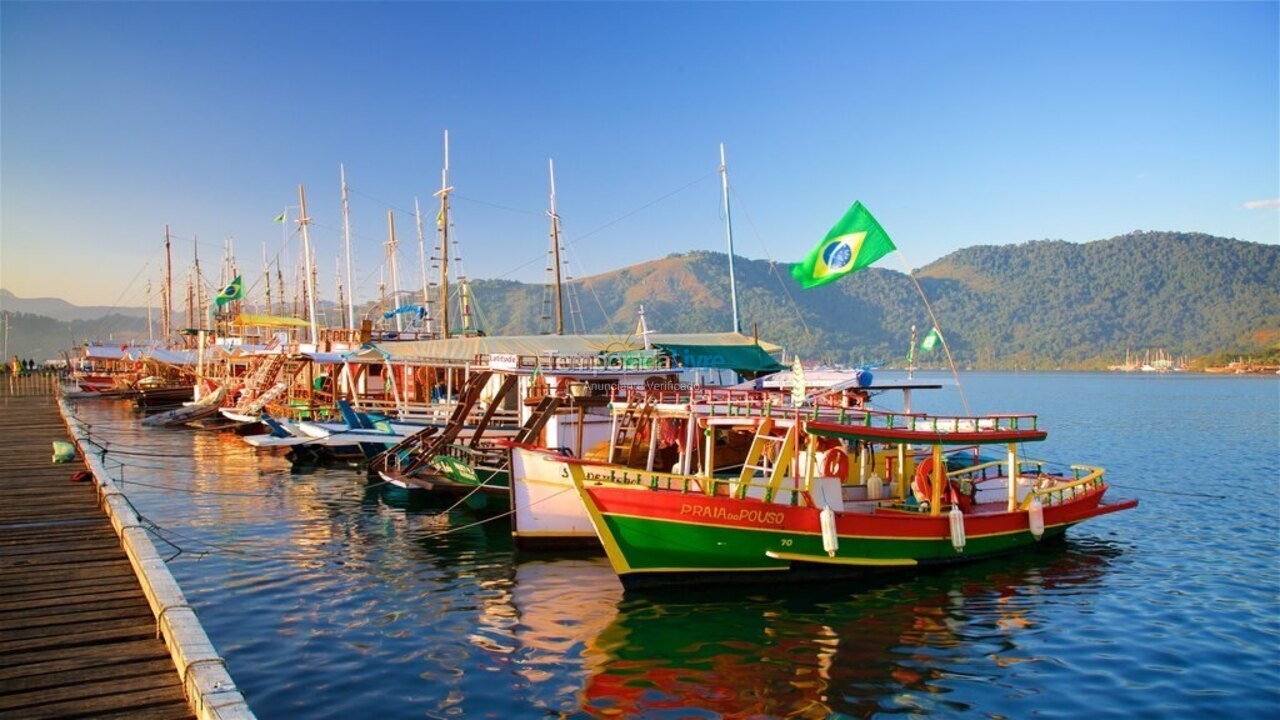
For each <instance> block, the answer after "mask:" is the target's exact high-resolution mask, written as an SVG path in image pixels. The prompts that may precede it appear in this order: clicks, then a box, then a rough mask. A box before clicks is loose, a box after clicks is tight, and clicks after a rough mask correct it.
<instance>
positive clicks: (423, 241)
mask: <svg viewBox="0 0 1280 720" xmlns="http://www.w3.org/2000/svg"><path fill="white" fill-rule="evenodd" d="M413 214H414V217H415V219H416V220H417V224H418V269H419V270H420V271H421V273H422V330H423V332H426V333H428V334H429V333H431V331H432V330H433V329H434V328H433V327H432V325H433V322H434V321H433V320H432V319H431V292H430V288H429V287H428V286H427V237H426V233H424V232H423V231H422V208H421V207H419V206H418V198H416V197H415V198H414V199H413Z"/></svg>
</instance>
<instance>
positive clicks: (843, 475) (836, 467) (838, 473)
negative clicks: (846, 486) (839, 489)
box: [822, 448, 849, 480]
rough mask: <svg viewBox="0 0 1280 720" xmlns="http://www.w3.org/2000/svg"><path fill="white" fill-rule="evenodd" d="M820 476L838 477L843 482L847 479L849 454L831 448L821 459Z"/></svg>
mask: <svg viewBox="0 0 1280 720" xmlns="http://www.w3.org/2000/svg"><path fill="white" fill-rule="evenodd" d="M822 474H823V475H825V476H827V477H838V478H840V479H841V480H845V479H847V478H848V477H849V453H847V452H845V451H844V450H841V449H840V448H831V449H830V450H828V451H827V454H826V455H825V456H824V457H823V459H822Z"/></svg>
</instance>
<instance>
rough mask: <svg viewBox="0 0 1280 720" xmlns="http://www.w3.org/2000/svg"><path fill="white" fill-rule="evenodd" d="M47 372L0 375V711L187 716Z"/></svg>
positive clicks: (165, 652) (12, 714)
mask: <svg viewBox="0 0 1280 720" xmlns="http://www.w3.org/2000/svg"><path fill="white" fill-rule="evenodd" d="M68 439H69V438H68V435H67V429H66V426H65V425H64V424H63V421H62V418H61V416H60V414H59V412H58V405H57V400H56V398H55V397H54V394H53V382H52V378H51V377H49V376H40V375H35V376H27V377H20V378H9V377H5V378H0V718H24V719H25V720H36V719H37V718H71V717H93V718H126V717H127V718H137V719H138V720H147V719H151V720H168V719H169V718H191V717H194V715H193V713H192V711H191V709H190V707H189V706H188V704H187V698H186V695H185V693H184V691H183V685H182V681H181V680H180V679H179V675H178V671H177V669H176V668H175V667H174V662H173V660H172V659H171V657H170V651H169V649H168V648H166V646H165V643H164V641H163V640H162V639H160V638H159V637H157V633H156V619H155V617H154V616H153V614H152V610H151V608H150V607H149V605H148V603H147V600H146V598H145V597H144V595H143V591H142V588H141V585H140V583H139V581H138V578H137V576H136V575H135V573H134V569H133V567H132V566H131V565H130V562H129V560H128V559H127V558H126V556H125V552H124V550H123V549H122V548H121V545H120V539H119V538H118V537H117V536H116V533H115V531H114V530H113V529H112V527H111V523H110V521H108V519H107V516H106V515H105V514H104V512H103V509H102V507H101V506H100V505H99V501H98V497H97V493H96V492H95V490H94V484H93V483H92V482H80V483H76V482H72V481H71V475H72V474H73V473H75V472H76V471H79V470H83V469H84V465H83V464H82V463H81V462H80V461H79V460H77V461H75V462H73V463H67V464H54V463H52V462H50V458H51V456H52V442H53V441H54V440H68Z"/></svg>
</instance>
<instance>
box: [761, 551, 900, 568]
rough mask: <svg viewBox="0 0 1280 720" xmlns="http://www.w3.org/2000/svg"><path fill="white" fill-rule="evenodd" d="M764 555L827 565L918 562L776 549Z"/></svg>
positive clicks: (898, 564)
mask: <svg viewBox="0 0 1280 720" xmlns="http://www.w3.org/2000/svg"><path fill="white" fill-rule="evenodd" d="M764 554H765V555H768V556H769V557H771V558H773V559H774V560H789V561H798V562H811V563H824V564H827V565H869V566H877V567H908V566H911V565H917V564H919V563H918V562H917V561H916V560H913V559H912V558H858V557H828V556H826V555H802V554H801V553H789V552H778V551H777V550H765V551H764Z"/></svg>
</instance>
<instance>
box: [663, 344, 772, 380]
mask: <svg viewBox="0 0 1280 720" xmlns="http://www.w3.org/2000/svg"><path fill="white" fill-rule="evenodd" d="M653 345H654V347H659V348H662V349H663V350H666V351H667V352H669V353H671V357H672V358H673V359H674V360H675V361H676V362H677V364H679V365H681V366H683V367H705V368H726V369H729V370H736V371H737V372H744V373H746V372H749V373H756V372H777V371H779V370H785V369H786V366H784V365H782V364H780V363H779V362H778V361H777V360H774V359H773V356H771V355H769V353H767V352H765V351H764V348H762V347H760V346H759V345H754V344H753V345H685V344H679V343H667V342H655V343H653Z"/></svg>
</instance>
